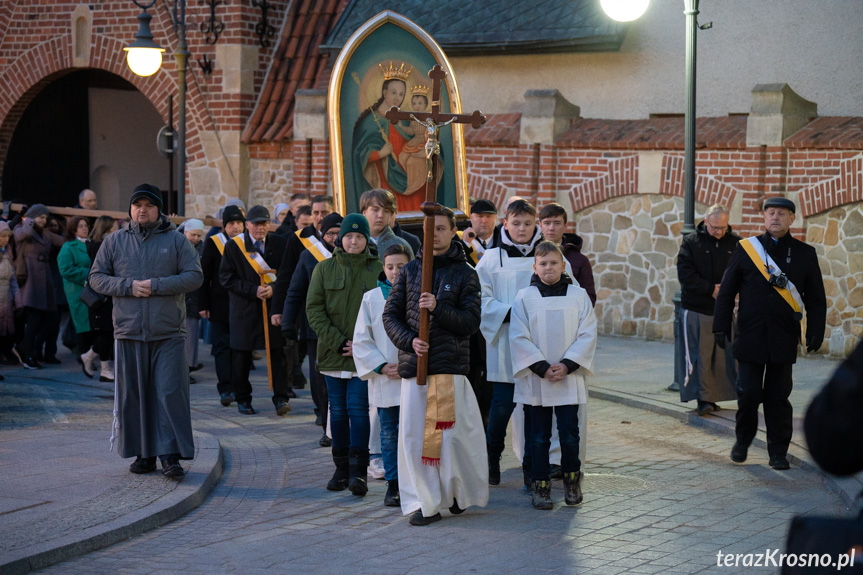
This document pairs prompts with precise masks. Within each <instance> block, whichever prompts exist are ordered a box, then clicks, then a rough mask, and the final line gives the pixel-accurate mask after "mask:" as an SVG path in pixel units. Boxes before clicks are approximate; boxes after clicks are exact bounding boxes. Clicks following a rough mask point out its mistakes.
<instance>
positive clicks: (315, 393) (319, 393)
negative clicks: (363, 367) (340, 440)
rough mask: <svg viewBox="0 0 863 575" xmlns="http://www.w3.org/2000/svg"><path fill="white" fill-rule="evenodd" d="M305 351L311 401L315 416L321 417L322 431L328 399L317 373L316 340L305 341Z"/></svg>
mask: <svg viewBox="0 0 863 575" xmlns="http://www.w3.org/2000/svg"><path fill="white" fill-rule="evenodd" d="M306 350H307V351H308V353H309V386H310V387H311V388H312V401H313V402H315V415H319V416H320V417H321V421H322V422H323V426H324V429H326V428H327V406H328V405H329V401H330V398H329V395H328V394H327V382H326V380H325V379H324V376H323V375H321V373H320V372H319V371H318V365H317V360H318V340H316V339H307V340H306Z"/></svg>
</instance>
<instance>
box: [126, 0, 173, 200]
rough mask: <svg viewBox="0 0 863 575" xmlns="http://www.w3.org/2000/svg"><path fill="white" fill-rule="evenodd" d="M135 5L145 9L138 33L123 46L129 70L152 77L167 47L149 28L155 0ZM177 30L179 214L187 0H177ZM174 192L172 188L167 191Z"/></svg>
mask: <svg viewBox="0 0 863 575" xmlns="http://www.w3.org/2000/svg"><path fill="white" fill-rule="evenodd" d="M132 2H134V3H135V5H136V6H137V7H138V8H140V9H141V10H143V12H141V13H140V14H138V32H137V33H136V34H135V41H134V42H132V43H131V44H129V45H128V46H126V47H125V48H124V50H125V51H126V62H127V64H128V65H129V69H131V70H132V72H134V73H135V74H137V75H138V76H151V75H153V74H155V73H156V72H157V71H158V70H159V67H160V66H161V65H162V52H164V51H165V49H164V48H162V47H160V46H159V45H158V44H156V42H155V41H153V33H152V32H151V31H150V20H151V19H152V18H153V17H152V16H151V15H150V14H148V13H147V9H148V8H152V7H153V5H155V4H156V0H150V1H149V2H144V1H141V0H132ZM174 31H175V32H176V33H177V39H178V41H177V49H176V50H175V51H174V59H175V60H176V62H177V99H178V100H179V101H180V110H179V118H178V124H179V125H178V126H177V214H178V215H180V216H185V215H186V61H187V60H188V58H189V49H188V46H187V45H186V0H174ZM168 193H169V194H170V193H171V190H168Z"/></svg>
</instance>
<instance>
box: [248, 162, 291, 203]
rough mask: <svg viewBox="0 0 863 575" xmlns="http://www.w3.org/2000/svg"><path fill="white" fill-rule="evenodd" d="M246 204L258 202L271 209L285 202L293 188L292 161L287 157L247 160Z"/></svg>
mask: <svg viewBox="0 0 863 575" xmlns="http://www.w3.org/2000/svg"><path fill="white" fill-rule="evenodd" d="M249 164H250V166H249V201H248V204H247V205H248V206H250V207H251V206H254V205H255V204H260V205H262V206H266V207H267V209H270V210H272V209H273V208H274V207H275V205H276V204H278V203H280V202H285V203H287V201H288V199H289V198H290V196H291V194H293V193H294V190H293V189H292V188H293V162H292V161H291V160H289V159H284V158H276V159H252V160H250V161H249Z"/></svg>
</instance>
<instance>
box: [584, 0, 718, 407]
mask: <svg viewBox="0 0 863 575" xmlns="http://www.w3.org/2000/svg"><path fill="white" fill-rule="evenodd" d="M649 1H650V0H601V5H602V9H603V10H604V11H605V13H606V14H607V15H608V16H609V18H612V19H613V20H617V21H619V22H629V21H631V20H635V19H636V18H639V17H640V16H641V15H642V14H644V12H645V10H647V5H648V3H649ZM683 4H684V10H683V14H684V15H685V16H686V108H685V110H684V114H683V123H684V139H683V142H684V144H683V149H684V151H683V230H681V234H683V236H684V237H686V236H687V235H689V234H693V233H695V85H696V80H695V62H696V44H697V32H698V30H707V29H708V28H711V27H712V26H713V23H712V22H709V23H707V24H705V25H704V26H699V24H698V0H683ZM673 301H674V381H673V382H672V383H671V385H669V386H668V389H669V390H670V391H678V390H679V389H680V381H679V380H680V379H681V375H685V367H683V368H682V369H681V366H683V364H684V359H683V353H684V352H683V337H684V335H685V333H686V332H685V330H684V326H683V325H682V315H683V314H682V312H681V310H680V291H679V290H678V291H677V293H675V294H674V300H673Z"/></svg>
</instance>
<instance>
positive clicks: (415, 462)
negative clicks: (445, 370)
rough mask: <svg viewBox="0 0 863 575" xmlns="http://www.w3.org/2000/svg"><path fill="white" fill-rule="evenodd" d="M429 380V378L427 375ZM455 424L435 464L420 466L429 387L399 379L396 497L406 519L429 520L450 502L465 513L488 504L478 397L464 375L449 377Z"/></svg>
mask: <svg viewBox="0 0 863 575" xmlns="http://www.w3.org/2000/svg"><path fill="white" fill-rule="evenodd" d="M430 377H433V376H430ZM452 377H453V381H454V391H455V425H454V426H453V427H452V428H451V429H447V430H444V431H443V433H442V440H441V453H440V464H439V465H425V464H423V462H422V457H423V456H422V452H423V432H424V427H425V418H426V400H427V398H428V388H429V386H428V385H417V380H416V378H415V377H412V378H410V379H402V380H401V411H400V413H399V492H400V495H401V507H402V513H403V514H404V515H410V514H411V513H413V512H414V511H416V510H417V509H422V512H423V515H424V516H426V517H431V516H432V515H434V514H435V513H437V512H439V511H440V510H441V509H444V508H448V507H449V506H450V505H451V504H452V501H453V499H455V500H456V501H458V506H459V507H461V508H462V509H467V508H468V507H470V506H471V505H477V506H479V507H485V506H486V504H487V503H488V466H486V465H484V464H483V465H477V462H480V461H481V462H485V460H486V457H487V455H486V447H485V430H484V429H483V426H482V417H481V416H480V413H479V405H478V404H477V402H476V396H475V395H474V393H473V389H472V388H471V386H470V382H469V381H468V380H467V377H466V376H464V375H453V376H452Z"/></svg>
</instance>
